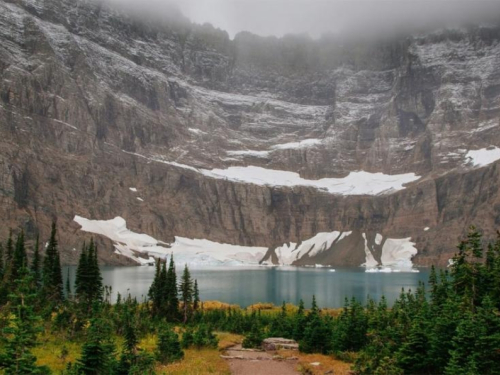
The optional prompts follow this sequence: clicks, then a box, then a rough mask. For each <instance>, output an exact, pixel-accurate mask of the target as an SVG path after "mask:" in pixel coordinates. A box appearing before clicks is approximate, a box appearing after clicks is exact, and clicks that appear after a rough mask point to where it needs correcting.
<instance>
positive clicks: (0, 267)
mask: <svg viewBox="0 0 500 375" xmlns="http://www.w3.org/2000/svg"><path fill="white" fill-rule="evenodd" d="M3 275H4V261H3V245H2V244H1V243H0V284H1V283H2V280H3Z"/></svg>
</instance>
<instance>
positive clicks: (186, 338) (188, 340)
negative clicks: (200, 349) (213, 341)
mask: <svg viewBox="0 0 500 375" xmlns="http://www.w3.org/2000/svg"><path fill="white" fill-rule="evenodd" d="M193 344H194V335H193V330H192V328H189V327H187V328H186V330H185V331H184V333H183V334H182V340H181V347H182V348H183V349H187V348H189V347H190V346H191V345H193Z"/></svg>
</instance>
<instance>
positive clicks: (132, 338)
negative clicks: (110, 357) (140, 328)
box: [117, 308, 139, 375]
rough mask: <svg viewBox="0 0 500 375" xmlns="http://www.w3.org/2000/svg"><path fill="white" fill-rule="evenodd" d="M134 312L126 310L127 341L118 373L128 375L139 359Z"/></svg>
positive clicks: (125, 334) (124, 333)
mask: <svg viewBox="0 0 500 375" xmlns="http://www.w3.org/2000/svg"><path fill="white" fill-rule="evenodd" d="M132 314H133V313H132V312H131V311H130V310H128V308H127V310H126V311H125V321H124V330H123V336H124V338H125V342H124V348H123V351H122V355H121V357H120V362H119V364H118V371H117V372H118V374H123V375H128V374H129V373H130V372H131V371H130V369H131V368H132V367H133V366H135V365H136V364H137V361H138V356H137V354H138V352H137V344H138V343H139V339H138V337H137V332H136V328H135V319H134V317H133V315H132Z"/></svg>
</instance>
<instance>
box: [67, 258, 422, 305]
mask: <svg viewBox="0 0 500 375" xmlns="http://www.w3.org/2000/svg"><path fill="white" fill-rule="evenodd" d="M68 268H69V271H70V278H71V279H72V280H74V277H75V271H76V267H68ZM190 271H191V275H192V277H193V278H195V279H197V280H198V285H199V289H200V298H201V299H202V300H205V301H208V300H217V301H221V302H227V303H231V304H238V305H240V306H242V307H246V306H248V305H251V304H253V303H257V302H272V303H274V304H276V305H280V304H281V303H282V302H283V301H286V302H290V303H293V304H297V303H298V302H299V300H300V299H303V300H304V302H305V304H306V306H310V304H311V299H312V296H313V294H314V295H316V299H317V301H318V305H319V306H320V307H342V306H343V305H344V298H345V297H348V298H351V297H352V296H354V297H356V299H357V300H359V301H362V302H366V300H367V297H368V296H370V297H371V298H373V299H375V300H379V299H380V297H381V296H382V295H385V297H386V298H387V300H388V302H389V305H392V303H393V302H394V300H395V299H396V298H397V297H398V296H399V294H400V292H401V288H405V290H408V289H412V290H415V289H416V287H417V286H418V283H419V281H423V282H427V280H428V278H429V269H425V268H424V269H420V272H418V273H411V272H410V273H406V272H392V273H367V272H365V270H364V268H340V269H336V270H335V272H331V271H330V269H328V268H299V267H211V268H192V269H190ZM66 272H67V268H65V270H64V276H66ZM101 272H102V276H103V279H104V285H109V286H111V287H112V288H113V294H114V296H115V297H116V293H117V292H120V293H121V294H122V296H126V295H128V293H130V294H131V295H132V296H133V297H137V298H138V299H139V300H142V299H143V297H144V296H146V295H147V292H148V289H149V286H150V285H151V282H152V281H153V277H154V273H155V267H148V266H143V267H102V268H101ZM181 274H182V268H180V269H177V279H178V280H179V279H180V276H181Z"/></svg>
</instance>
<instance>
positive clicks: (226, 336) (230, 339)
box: [216, 332, 243, 350]
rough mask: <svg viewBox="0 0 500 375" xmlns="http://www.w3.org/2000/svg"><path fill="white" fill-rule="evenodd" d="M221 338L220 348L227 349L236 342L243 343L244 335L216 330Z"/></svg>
mask: <svg viewBox="0 0 500 375" xmlns="http://www.w3.org/2000/svg"><path fill="white" fill-rule="evenodd" d="M216 334H217V337H218V338H219V350H225V349H227V348H229V347H231V346H234V345H236V344H241V343H242V341H243V336H241V335H236V334H234V333H228V332H216Z"/></svg>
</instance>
